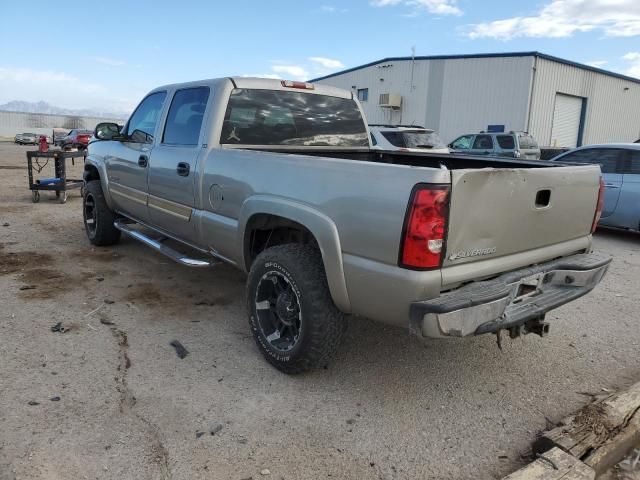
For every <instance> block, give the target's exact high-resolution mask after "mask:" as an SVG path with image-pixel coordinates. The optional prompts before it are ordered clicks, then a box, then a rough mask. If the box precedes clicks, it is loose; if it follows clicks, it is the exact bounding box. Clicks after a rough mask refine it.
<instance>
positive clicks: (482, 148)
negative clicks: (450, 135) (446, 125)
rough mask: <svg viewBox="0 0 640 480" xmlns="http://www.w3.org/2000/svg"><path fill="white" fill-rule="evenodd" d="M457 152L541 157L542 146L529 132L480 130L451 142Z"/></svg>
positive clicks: (496, 155)
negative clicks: (539, 145)
mask: <svg viewBox="0 0 640 480" xmlns="http://www.w3.org/2000/svg"><path fill="white" fill-rule="evenodd" d="M449 148H452V149H453V150H455V151H456V152H460V153H468V154H470V155H489V156H492V157H513V158H531V159H535V160H537V159H539V158H540V147H538V142H536V140H535V138H533V137H532V136H531V135H529V134H528V133H527V132H506V133H492V132H480V133H470V134H468V135H462V136H460V137H458V138H456V139H455V140H454V141H453V142H451V143H450V144H449Z"/></svg>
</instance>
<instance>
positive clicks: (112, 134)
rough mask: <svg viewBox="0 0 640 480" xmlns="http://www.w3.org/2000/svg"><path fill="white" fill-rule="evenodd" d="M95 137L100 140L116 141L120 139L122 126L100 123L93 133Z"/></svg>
mask: <svg viewBox="0 0 640 480" xmlns="http://www.w3.org/2000/svg"><path fill="white" fill-rule="evenodd" d="M93 136H94V137H96V138H97V139H98V140H114V139H115V138H116V137H120V126H119V125H118V124H117V123H111V122H102V123H99V124H98V125H96V129H95V130H94V131H93Z"/></svg>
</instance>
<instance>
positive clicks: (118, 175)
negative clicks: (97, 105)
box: [105, 92, 167, 222]
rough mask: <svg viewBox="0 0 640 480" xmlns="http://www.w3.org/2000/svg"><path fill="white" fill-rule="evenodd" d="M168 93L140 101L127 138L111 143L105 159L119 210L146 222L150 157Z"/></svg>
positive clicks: (130, 123) (151, 95) (127, 132)
mask: <svg viewBox="0 0 640 480" xmlns="http://www.w3.org/2000/svg"><path fill="white" fill-rule="evenodd" d="M166 96H167V93H166V92H155V93H152V94H150V95H148V96H147V97H145V99H144V100H142V102H140V105H138V108H136V110H135V111H134V112H133V115H131V118H130V119H129V121H128V122H127V125H126V126H125V127H124V134H125V139H124V140H122V141H113V142H111V143H112V145H110V149H109V155H108V156H107V158H106V159H105V162H106V167H107V175H108V177H109V193H110V194H111V198H112V199H113V202H114V203H115V206H116V209H117V210H119V211H121V212H122V213H124V214H126V215H128V216H130V217H131V218H133V219H134V220H139V221H142V222H147V221H148V220H149V213H148V209H147V196H148V189H147V173H148V167H149V158H150V155H151V148H152V145H153V139H154V135H155V132H156V128H157V126H158V119H159V118H160V114H161V113H162V108H163V106H164V101H165V98H166Z"/></svg>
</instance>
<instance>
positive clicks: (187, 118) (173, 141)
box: [162, 87, 209, 146]
mask: <svg viewBox="0 0 640 480" xmlns="http://www.w3.org/2000/svg"><path fill="white" fill-rule="evenodd" d="M208 100H209V87H194V88H185V89H183V90H178V91H177V92H176V93H175V94H174V95H173V100H172V101H171V107H169V113H168V115H167V121H166V123H165V127H164V133H163V135H162V143H164V144H166V145H192V146H193V145H197V144H198V140H199V138H200V130H201V128H202V121H203V118H204V111H205V108H206V107H207V101H208Z"/></svg>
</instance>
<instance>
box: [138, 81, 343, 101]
mask: <svg viewBox="0 0 640 480" xmlns="http://www.w3.org/2000/svg"><path fill="white" fill-rule="evenodd" d="M226 81H231V82H233V84H234V85H235V86H236V88H250V89H264V90H282V91H287V92H291V91H294V92H305V93H310V94H316V95H328V96H331V97H340V98H353V94H352V92H351V91H349V90H344V89H342V88H337V87H332V86H330V85H319V84H314V83H309V84H308V85H310V86H312V87H313V89H310V90H307V89H300V88H294V87H285V86H284V85H283V82H285V80H280V79H272V78H259V77H223V78H209V79H205V80H196V81H193V82H183V83H172V84H168V85H162V86H160V87H157V88H154V89H153V90H152V91H151V92H155V91H159V90H170V89H171V90H173V89H180V88H189V87H197V86H209V87H212V88H213V87H216V86H219V84H220V83H223V82H226ZM296 83H299V82H296ZM302 83H304V82H302ZM151 92H150V93H151Z"/></svg>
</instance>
